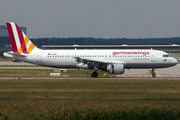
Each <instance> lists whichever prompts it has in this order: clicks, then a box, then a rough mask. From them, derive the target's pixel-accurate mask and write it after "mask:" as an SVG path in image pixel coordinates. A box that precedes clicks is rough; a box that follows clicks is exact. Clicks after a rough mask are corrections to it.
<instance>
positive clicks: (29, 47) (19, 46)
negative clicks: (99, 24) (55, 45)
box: [6, 22, 36, 54]
mask: <svg viewBox="0 0 180 120" xmlns="http://www.w3.org/2000/svg"><path fill="white" fill-rule="evenodd" d="M6 25H7V28H8V32H9V37H10V40H11V45H12V49H13V52H14V53H15V54H21V53H24V54H29V53H30V52H31V51H33V50H34V49H35V48H36V46H35V45H34V44H33V43H32V42H31V40H29V38H28V37H27V36H26V35H25V34H24V32H23V31H22V30H21V29H20V28H19V27H18V26H17V24H16V23H14V22H7V23H6Z"/></svg>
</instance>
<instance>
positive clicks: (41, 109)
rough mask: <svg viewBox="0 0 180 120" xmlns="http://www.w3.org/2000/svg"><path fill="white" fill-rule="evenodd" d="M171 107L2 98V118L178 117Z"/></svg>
mask: <svg viewBox="0 0 180 120" xmlns="http://www.w3.org/2000/svg"><path fill="white" fill-rule="evenodd" d="M179 117H180V111H179V110H178V109H177V108H173V107H169V106H163V107H162V106H160V105H156V106H152V105H151V104H146V105H138V104H136V105H132V104H115V103H102V102H86V101H85V102H70V101H54V102H52V101H35V102H34V101H33V102H32V101H26V102H21V104H20V103H19V102H14V101H9V102H6V101H2V102H0V119H33V120H34V119H36V120H37V119H63V120H64V119H103V120H104V119H105V120H106V119H108V120H109V119H143V120H144V119H157V120H159V119H178V118H179Z"/></svg>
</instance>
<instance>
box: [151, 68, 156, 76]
mask: <svg viewBox="0 0 180 120" xmlns="http://www.w3.org/2000/svg"><path fill="white" fill-rule="evenodd" d="M152 77H153V78H155V77H156V74H155V72H154V68H152Z"/></svg>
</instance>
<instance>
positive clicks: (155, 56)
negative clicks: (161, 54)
mask: <svg viewBox="0 0 180 120" xmlns="http://www.w3.org/2000/svg"><path fill="white" fill-rule="evenodd" d="M151 62H157V54H156V51H151Z"/></svg>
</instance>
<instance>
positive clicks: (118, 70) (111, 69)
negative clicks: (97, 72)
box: [107, 64, 124, 74]
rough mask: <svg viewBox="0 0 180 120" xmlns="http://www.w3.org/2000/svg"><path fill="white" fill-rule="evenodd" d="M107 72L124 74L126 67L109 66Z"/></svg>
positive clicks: (119, 65)
mask: <svg viewBox="0 0 180 120" xmlns="http://www.w3.org/2000/svg"><path fill="white" fill-rule="evenodd" d="M107 71H108V72H109V73H111V74H123V73H124V65H123V64H109V65H107Z"/></svg>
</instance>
